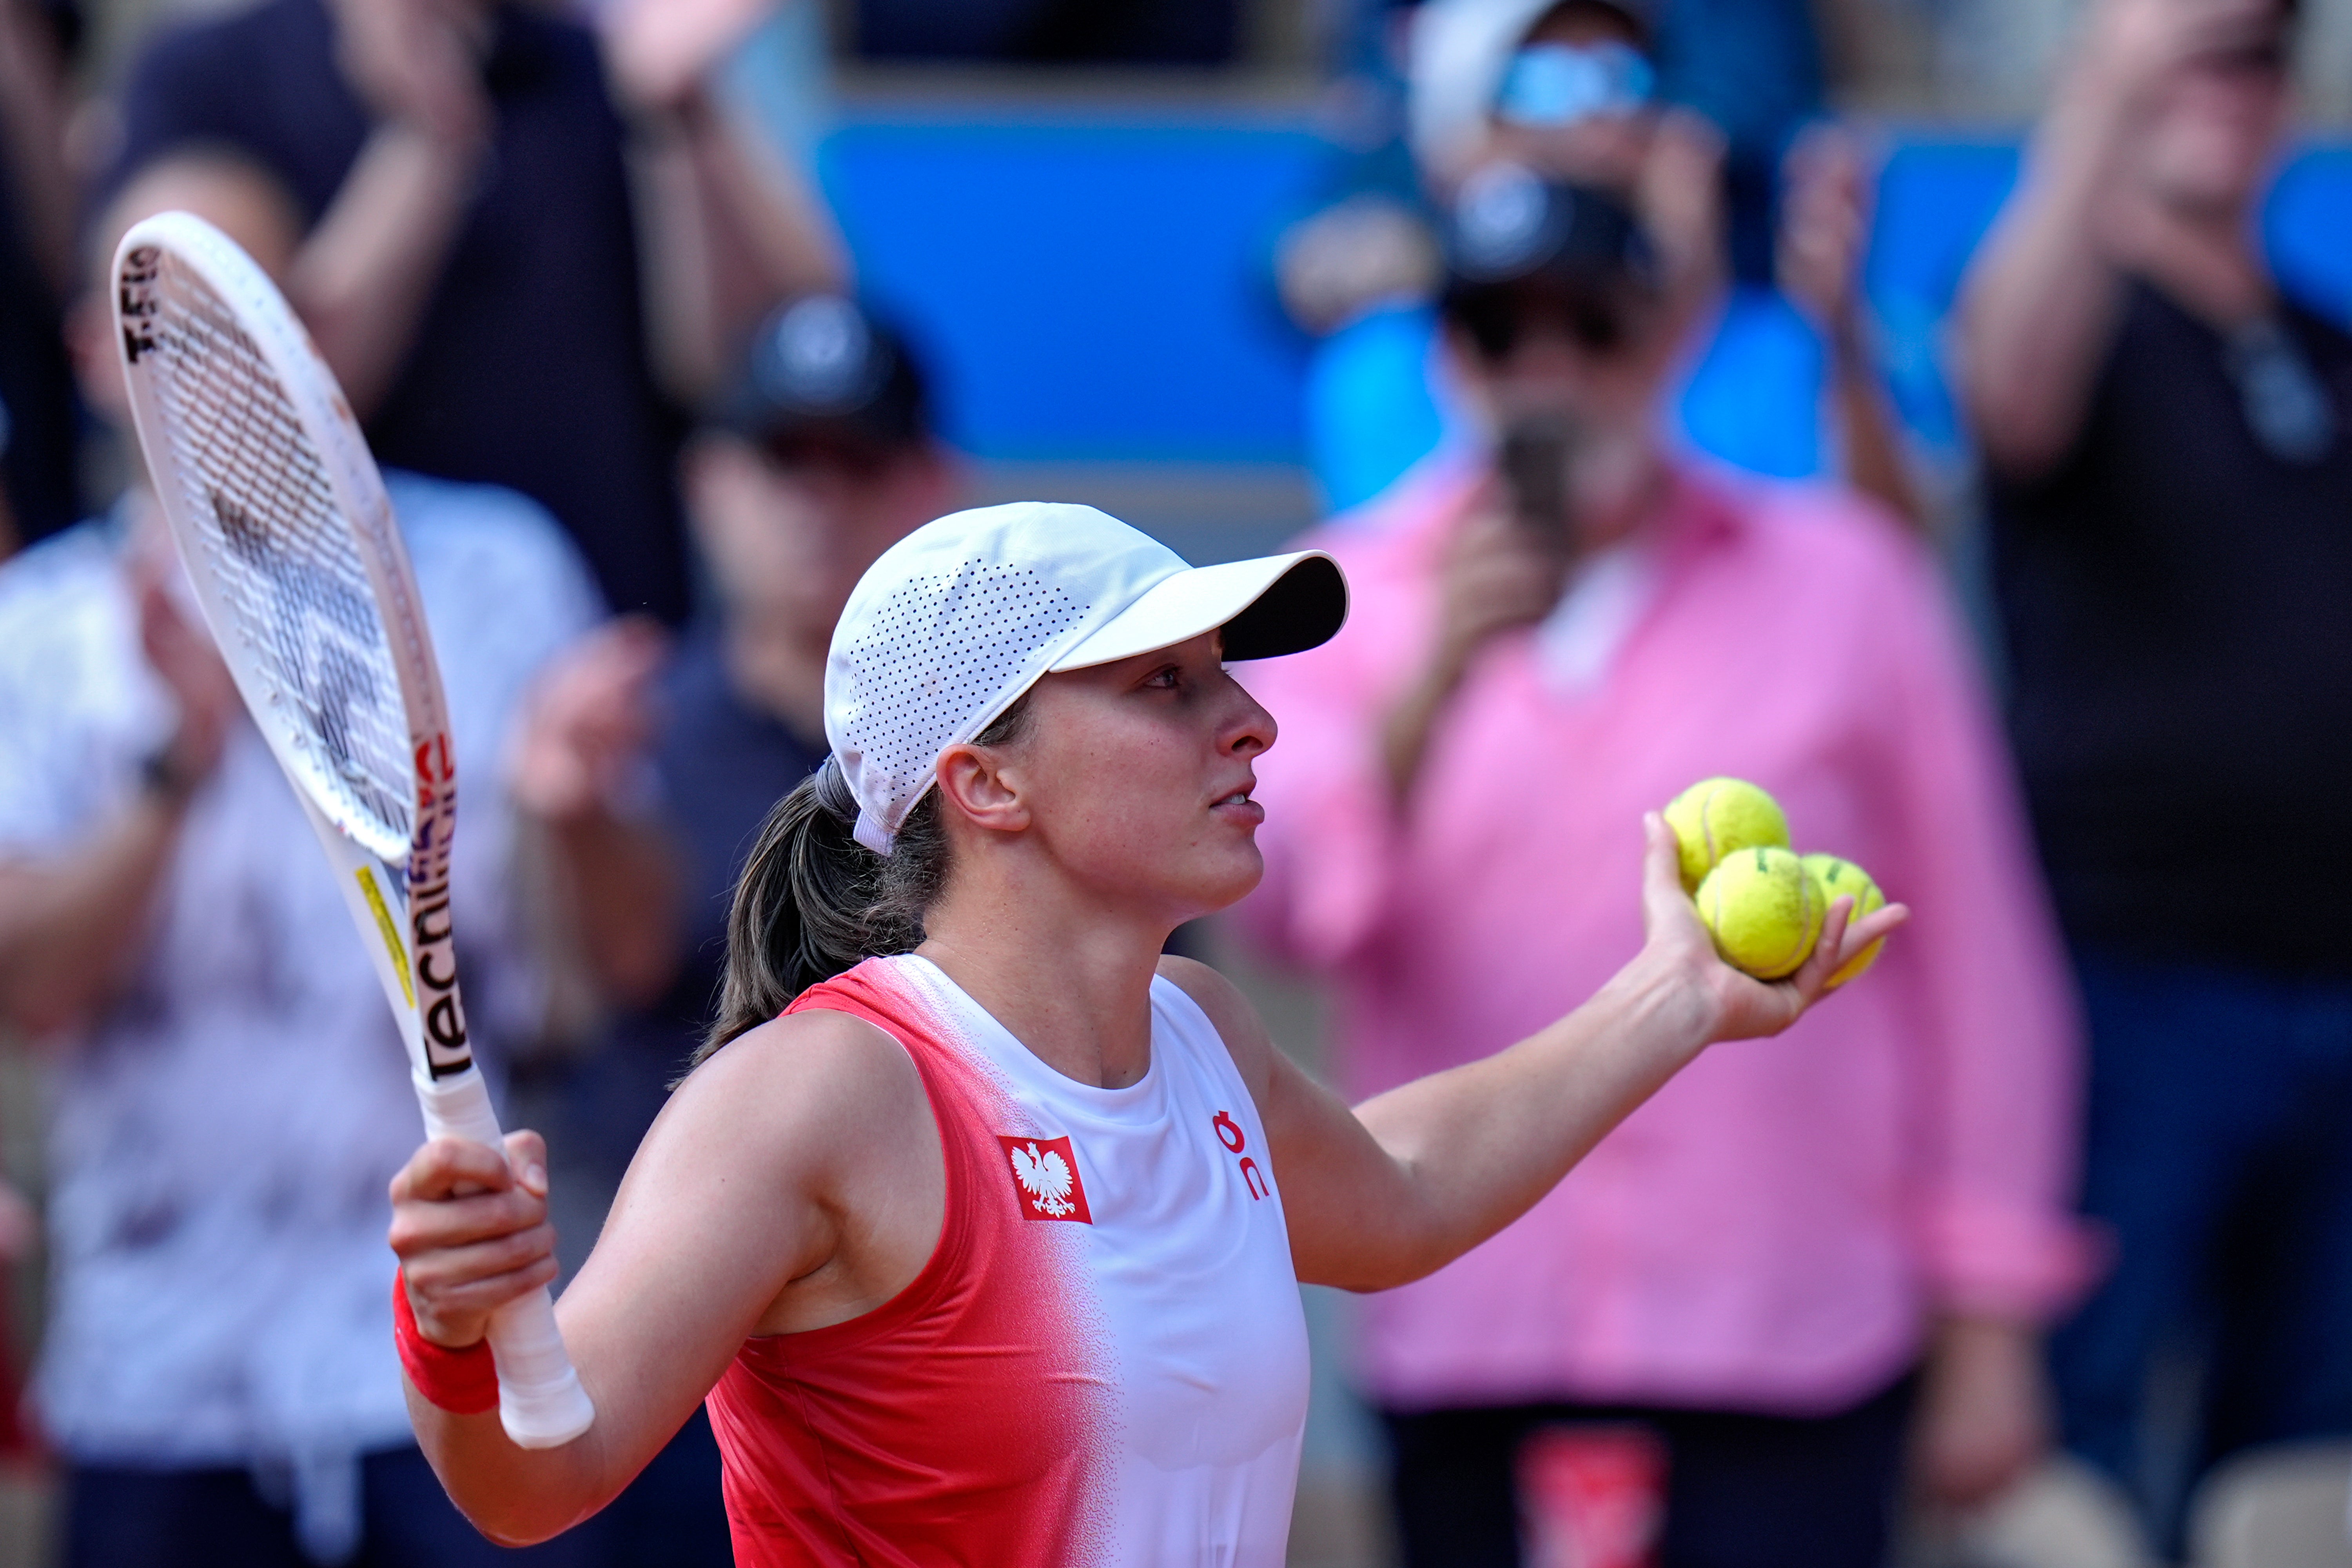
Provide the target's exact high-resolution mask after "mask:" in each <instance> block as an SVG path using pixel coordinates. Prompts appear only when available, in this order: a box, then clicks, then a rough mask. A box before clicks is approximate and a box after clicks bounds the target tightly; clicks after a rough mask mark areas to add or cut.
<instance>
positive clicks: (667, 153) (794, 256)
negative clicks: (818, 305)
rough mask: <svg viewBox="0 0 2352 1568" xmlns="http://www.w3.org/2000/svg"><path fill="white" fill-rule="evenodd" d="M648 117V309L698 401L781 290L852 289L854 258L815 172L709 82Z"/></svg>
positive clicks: (668, 355)
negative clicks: (804, 169)
mask: <svg viewBox="0 0 2352 1568" xmlns="http://www.w3.org/2000/svg"><path fill="white" fill-rule="evenodd" d="M649 121H650V123H651V126H652V129H653V131H654V135H653V137H652V138H651V144H650V145H649V146H648V148H647V149H646V154H645V157H644V159H643V163H644V164H645V168H644V176H645V177H644V185H645V188H646V193H647V195H648V196H649V198H650V199H649V201H648V203H647V205H648V209H649V210H648V213H647V222H646V226H645V227H646V239H647V242H648V245H647V248H648V255H647V267H646V275H647V277H648V278H649V279H651V282H652V287H653V299H652V300H651V301H650V309H649V310H648V315H649V317H650V318H651V320H652V321H653V322H654V323H655V326H656V332H657V342H656V359H657V361H658V363H660V364H661V366H662V369H663V374H664V375H665V376H667V378H668V380H669V382H670V383H671V385H672V389H673V390H674V391H676V392H677V393H678V394H679V395H682V396H687V397H689V398H697V399H698V398H701V397H705V396H707V395H709V393H710V392H711V390H712V389H713V388H714V387H715V386H716V385H717V384H718V383H719V380H720V378H721V377H723V376H724V375H725V374H727V372H728V370H729V368H730V366H732V365H733V363H735V359H736V356H737V355H738V353H740V351H741V347H742V344H743V342H744V339H745V338H746V337H747V336H748V335H749V334H750V332H751V331H752V329H753V328H755V327H756V326H757V325H758V324H759V321H760V320H761V317H762V316H764V315H765V314H766V313H767V312H768V311H769V310H772V309H773V308H774V307H775V305H776V303H777V302H778V301H779V300H788V299H792V298H793V297H795V296H798V295H802V294H811V293H818V292H825V291H839V290H842V289H847V288H848V287H849V285H850V276H849V260H848V256H847V253H846V252H845V249H844V248H843V246H842V243H841V237H840V236H839V234H838V233H836V232H835V228H834V226H833V219H832V216H831V215H830V214H828V213H827V212H826V211H825V208H824V202H823V200H822V199H821V198H820V197H819V196H818V195H817V193H816V191H815V190H814V188H813V187H812V186H811V185H810V184H809V183H808V181H807V180H805V179H804V178H803V177H802V175H801V174H800V172H799V171H798V170H796V169H794V168H793V166H792V165H791V164H790V163H787V162H786V161H785V160H784V158H783V157H782V156H781V155H780V154H779V153H776V152H775V151H774V150H773V149H771V148H769V147H766V146H764V145H762V144H761V142H759V140H758V138H757V135H756V133H755V132H753V131H752V130H751V128H750V127H748V126H745V125H743V124H741V123H740V122H739V121H738V119H737V117H736V116H734V115H733V114H731V113H730V111H729V110H727V108H726V107H725V106H724V105H723V104H721V103H719V101H718V100H717V99H716V98H715V97H714V96H713V95H712V94H711V93H710V92H709V90H708V89H703V88H696V89H692V90H691V91H689V92H688V93H687V95H686V96H685V97H684V98H683V99H682V100H679V101H678V102H677V103H676V104H675V105H674V106H671V107H669V108H667V109H664V110H659V111H656V112H654V113H652V114H650V115H649Z"/></svg>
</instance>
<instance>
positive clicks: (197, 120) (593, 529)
mask: <svg viewBox="0 0 2352 1568" xmlns="http://www.w3.org/2000/svg"><path fill="white" fill-rule="evenodd" d="M620 79H622V80H624V81H637V82H640V83H642V82H643V81H644V77H643V75H642V74H638V75H632V74H630V73H626V72H624V73H623V74H622V75H621V77H620ZM666 85H667V86H668V87H669V89H670V94H671V96H670V97H669V98H668V99H667V100H661V101H651V102H646V103H644V104H642V105H639V106H637V107H638V108H639V110H641V112H642V114H643V117H644V119H645V121H646V133H647V134H648V135H649V136H653V137H656V138H659V139H660V141H661V142H662V143H663V145H662V147H661V149H660V150H661V151H662V152H663V153H666V154H667V156H669V157H670V159H671V160H672V161H673V162H674V163H678V164H679V165H681V168H680V170H679V174H681V175H682V178H672V179H667V180H656V181H653V182H650V183H649V184H648V189H650V190H652V191H654V192H656V194H659V195H663V196H665V197H667V201H666V202H664V203H662V204H659V205H661V207H662V210H657V211H654V212H651V213H648V214H646V215H645V220H644V232H645V233H646V234H648V235H656V236H662V237H665V239H666V240H667V243H668V245H669V247H671V249H673V250H675V249H676V248H677V247H678V246H679V245H681V244H682V243H683V242H682V241H681V239H680V237H679V235H678V230H679V229H680V228H681V227H688V228H691V229H693V230H694V231H695V232H696V237H697V239H698V244H697V245H696V246H695V247H694V248H695V250H696V251H697V253H698V254H697V257H696V262H697V264H694V265H687V264H680V263H679V262H678V261H677V258H675V257H669V258H666V259H668V260H669V261H670V263H671V264H670V265H667V266H662V267H656V268H651V269H650V275H651V276H652V277H653V278H654V279H656V280H657V281H663V282H667V284H669V285H670V286H671V287H673V288H675V289H680V290H685V291H687V292H688V293H689V294H690V295H692V296H693V297H694V298H695V300H697V303H696V304H695V305H693V306H691V307H679V308H677V309H674V310H671V311H670V313H669V315H670V319H671V320H672V321H693V322H695V323H696V324H697V325H698V326H700V327H701V328H702V329H703V331H705V332H706V333H707V334H709V335H711V336H714V337H720V336H724V335H727V334H730V333H734V332H740V331H741V329H742V326H743V324H744V323H742V322H740V321H730V320H729V319H728V318H727V314H726V313H725V312H724V311H723V310H716V309H713V308H712V306H713V302H714V301H715V302H717V303H719V304H722V305H723V304H724V303H726V302H728V294H729V292H730V290H729V289H727V288H726V285H725V282H724V279H725V276H726V275H725V273H724V271H723V270H722V268H723V265H724V263H725V262H726V260H727V254H726V252H727V247H728V246H730V244H731V245H734V246H736V247H738V250H739V252H740V251H744V250H748V251H749V252H750V254H751V256H752V258H754V260H755V261H756V262H757V263H759V264H761V267H762V268H763V269H764V272H763V276H764V283H765V287H764V289H761V290H760V293H761V303H762V304H764V302H765V301H766V300H772V299H773V298H774V296H775V295H776V294H778V293H782V292H789V291H793V290H794V289H807V288H812V287H819V286H823V285H824V284H826V283H829V282H832V281H834V280H835V279H836V278H837V277H838V275H839V268H840V263H839V260H838V258H837V257H836V256H835V254H834V252H833V250H832V247H831V245H830V232H829V230H825V229H824V227H823V226H821V225H820V224H818V223H816V222H814V221H812V219H811V217H810V215H809V214H807V213H806V212H805V211H803V210H800V209H799V208H798V206H797V205H788V203H789V202H790V197H791V195H793V191H792V188H791V187H788V186H786V185H784V184H781V183H779V182H776V181H773V180H769V179H763V178H761V174H760V172H759V171H758V170H756V169H752V168H747V167H745V163H746V160H747V154H746V153H745V151H744V150H743V149H742V148H741V147H740V145H738V142H737V137H736V134H735V132H734V129H733V126H732V122H731V121H730V120H729V119H728V117H727V116H726V115H725V114H724V113H723V112H721V111H720V110H719V109H717V108H716V106H714V105H713V104H712V103H711V101H710V100H709V98H708V96H707V94H706V92H705V90H704V88H703V85H702V82H701V80H700V79H699V77H698V75H697V74H696V73H694V72H692V71H690V70H689V71H686V72H677V71H671V72H669V73H667V82H666ZM121 110H122V132H121V145H120V149H119V151H118V152H117V153H116V154H115V157H114V160H113V169H112V172H111V173H110V174H109V175H108V176H107V179H108V182H109V183H110V184H120V183H121V181H122V180H124V179H127V178H129V177H130V176H131V175H133V174H136V173H137V172H138V171H139V170H141V169H142V168H143V167H144V166H145V165H146V164H147V163H149V162H151V161H152V159H154V158H155V157H156V156H158V155H159V154H161V153H165V152H168V151H170V150H172V149H173V148H178V147H184V146H192V145H194V146H226V147H231V148H234V149H236V150H237V151H238V152H239V153H242V154H244V155H245V156H247V157H248V158H250V159H252V160H253V161H254V162H256V163H258V164H260V165H261V166H262V167H263V168H265V169H268V171H269V172H270V173H271V174H273V175H275V176H276V177H277V179H278V181H280V182H281V183H282V184H284V186H285V187H286V190H287V191H288V193H289V195H291V196H292V197H293V199H294V201H295V204H296V205H297V207H298V209H299V211H300V213H301V215H302V220H303V225H304V236H303V240H302V244H301V247H300V248H299V250H298V251H297V252H296V253H295V256H294V258H293V259H292V261H291V262H290V264H289V270H288V279H287V282H288V287H289V290H290V291H291V294H292V297H293V299H294V300H296V302H297V303H298V305H299V308H300V309H301V310H302V311H303V313H304V318H305V320H306V321H309V322H310V327H311V331H312V333H313V334H314V336H315V337H316V338H317V340H318V342H319V346H320V352H321V353H323V354H325V356H326V358H327V362H328V363H329V364H331V366H333V367H334V370H335V374H336V375H337V376H338V377H339V378H340V379H341V382H342V384H343V386H344V389H345V391H346V392H347V394H348V395H350V397H351V398H352V405H353V406H354V407H355V408H357V409H358V410H359V411H360V413H361V415H362V418H363V419H364V420H365V423H366V426H367V430H368V437H369V440H370V442H371V443H372V444H373V446H374V447H375V450H376V452H377V455H378V456H379V457H380V458H382V459H383V461H384V462H387V463H396V464H400V465H403V466H404V467H408V468H414V469H415V470H417V471H419V472H422V473H430V474H436V475H439V476H442V477H445V478H449V479H473V480H483V481H488V482H492V483H498V484H504V485H509V486H511V487H512V488H514V489H519V490H521V491H522V492H523V493H524V494H526V495H529V496H531V497H532V498H533V499H535V500H539V501H541V503H542V504H544V505H545V506H546V507H547V508H548V509H549V510H551V511H552V512H554V514H555V515H556V517H557V518H558V519H559V520H560V521H562V523H563V524H564V526H565V527H566V529H568V530H569V531H571V533H572V537H573V539H574V540H575V541H576V542H578V544H579V545H580V547H581V549H582V551H583V553H584V554H585V555H586V556H587V559H588V562H589V563H590V565H591V566H592V567H593V569H594V571H595V573H596V576H597V580H598V582H599V583H600V584H602V585H603V587H604V594H605V597H606V599H607V600H608V601H609V602H610V603H611V604H613V605H614V606H615V607H616V608H620V609H625V610H642V611H646V612H648V613H650V614H652V615H655V616H659V617H661V618H663V619H665V620H670V621H677V620H678V619H680V618H682V617H683V616H684V615H685V613H686V609H687V603H688V582H687V574H686V558H685V545H684V540H683V537H682V535H681V533H680V530H679V524H678V517H677V499H676V494H675V486H674V480H673V476H672V473H671V468H672V464H673V461H674V458H675V456H676V450H677V432H678V428H679V426H678V421H677V416H676V415H675V414H674V412H673V409H672V406H671V405H670V404H669V402H668V401H667V399H666V398H665V396H664V391H663V388H661V387H660V386H659V385H658V384H656V379H655V374H654V365H653V363H652V362H651V359H650V356H649V352H648V351H649V344H648V339H647V336H646V312H647V302H646V296H645V291H644V289H642V288H641V286H640V279H641V277H643V276H645V275H646V273H647V271H648V269H647V268H645V267H643V266H641V264H640V259H639V257H638V254H637V251H638V236H639V232H640V225H639V220H638V216H637V215H636V214H635V211H634V210H633V206H632V196H631V191H630V187H629V183H628V179H627V172H626V168H625V163H624V152H625V128H624V125H623V122H622V120H621V118H620V116H619V114H618V113H617V112H616V111H615V109H614V105H613V103H612V102H611V101H610V100H608V98H607V96H606V90H605V74H604V68H603V67H602V65H601V64H600V60H599V55H598V49H597V47H596V44H595V42H594V39H593V37H592V35H591V34H589V33H588V32H587V31H586V30H585V29H583V28H581V27H579V26H575V25H573V24H571V23H568V22H565V21H563V20H561V19H559V18H557V17H555V16H550V15H548V14H547V13H545V12H544V11H542V10H540V9H538V8H534V7H530V6H525V5H509V4H499V3H497V0H268V3H267V4H263V5H256V6H252V7H250V8H246V9H241V10H238V11H236V12H235V13H233V14H231V15H229V16H225V17H222V18H220V19H218V20H207V21H202V22H196V23H193V24H189V25H186V26H180V27H175V28H173V29H172V30H170V31H168V32H166V33H164V34H163V35H162V36H161V37H158V38H157V39H156V40H155V41H154V42H153V43H152V45H150V46H149V47H147V48H146V49H145V50H144V51H143V53H142V56H141V58H139V60H138V62H137V64H136V65H135V66H134V67H133V68H132V70H131V76H130V79H129V80H128V82H127V83H126V85H125V87H124V89H123V92H122V95H121ZM676 346H677V352H678V354H679V356H680V358H681V359H682V361H683V363H688V364H693V365H704V364H709V363H713V362H715V361H716V360H717V358H718V357H719V351H717V350H716V349H715V348H712V347H710V346H709V345H688V344H681V345H676ZM677 390H679V391H683V392H686V393H688V394H691V393H692V392H694V391H697V390H699V389H698V388H693V387H684V388H679V389H677Z"/></svg>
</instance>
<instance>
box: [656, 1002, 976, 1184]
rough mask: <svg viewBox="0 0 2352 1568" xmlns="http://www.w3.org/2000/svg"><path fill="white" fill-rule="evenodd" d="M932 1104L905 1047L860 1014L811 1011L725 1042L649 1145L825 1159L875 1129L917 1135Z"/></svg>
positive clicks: (681, 1089)
mask: <svg viewBox="0 0 2352 1568" xmlns="http://www.w3.org/2000/svg"><path fill="white" fill-rule="evenodd" d="M928 1105H929V1101H928V1100H927V1098H926V1096H925V1095H924V1092H923V1083H922V1078H921V1075H919V1073H918V1072H917V1071H916V1070H915V1064H914V1062H913V1061H912V1060H911V1059H910V1058H908V1055H907V1051H906V1047H903V1046H901V1045H900V1044H899V1043H898V1041H897V1040H895V1039H892V1038H891V1037H890V1036H889V1035H887V1034H886V1033H885V1032H884V1031H883V1030H882V1029H881V1028H879V1027H877V1026H875V1025H873V1024H870V1023H867V1022H866V1020H865V1019H863V1018H857V1017H853V1016H850V1015H849V1014H847V1013H837V1012H834V1011H831V1010H829V1009H824V1008H811V1009H810V1010H809V1011H807V1012H804V1013H794V1014H792V1015H791V1016H787V1017H782V1018H776V1019H772V1020H771V1021H770V1022H768V1023H765V1024H762V1025H761V1026H759V1027H758V1028H756V1029H752V1030H750V1031H749V1032H747V1033H745V1034H743V1035H740V1036H739V1037H736V1038H735V1039H732V1040H730V1041H729V1042H728V1043H727V1044H726V1045H725V1046H723V1047H720V1048H719V1051H718V1053H717V1054H716V1055H714V1056H712V1057H711V1058H709V1060H708V1061H706V1062H704V1063H703V1064H702V1065H701V1066H700V1067H698V1068H695V1069H694V1071H693V1072H691V1073H689V1074H688V1076H687V1079H686V1081H685V1082H683V1083H681V1084H679V1085H678V1087H677V1091H676V1092H675V1093H673V1094H672V1095H671V1096H670V1099H669V1103H668V1104H667V1105H666V1106H665V1107H663V1109H662V1113H661V1115H660V1117H659V1118H658V1119H657V1120H656V1121H655V1123H654V1127H653V1131H652V1132H651V1133H649V1134H648V1135H647V1140H646V1142H647V1144H648V1146H649V1147H650V1146H652V1145H654V1144H656V1143H674V1142H679V1141H688V1142H707V1143H710V1144H714V1145H718V1146H722V1147H730V1148H732V1149H733V1150H735V1151H737V1152H757V1151H759V1150H761V1149H771V1150H774V1151H777V1152H780V1153H781V1152H785V1151H791V1152H793V1153H794V1154H795V1155H796V1156H798V1157H800V1158H812V1157H813V1158H817V1159H824V1158H825V1157H826V1156H827V1155H829V1154H832V1153H835V1152H839V1150H840V1149H842V1148H844V1147H848V1146H866V1147H870V1146H871V1144H872V1142H873V1140H874V1139H875V1137H876V1135H877V1133H883V1134H886V1135H887V1133H888V1132H890V1131H898V1130H907V1131H918V1132H919V1131H920V1130H921V1129H922V1128H923V1127H924V1126H926V1125H927V1124H928V1118H929V1110H928Z"/></svg>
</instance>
